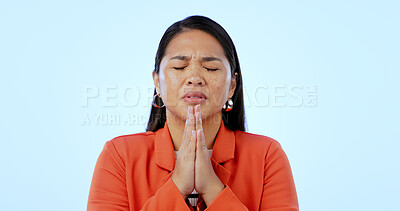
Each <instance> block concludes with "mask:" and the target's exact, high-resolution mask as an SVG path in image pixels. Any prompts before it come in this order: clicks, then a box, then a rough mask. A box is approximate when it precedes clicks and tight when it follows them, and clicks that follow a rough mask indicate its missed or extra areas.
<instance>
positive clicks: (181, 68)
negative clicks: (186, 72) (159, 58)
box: [174, 67, 185, 70]
mask: <svg viewBox="0 0 400 211" xmlns="http://www.w3.org/2000/svg"><path fill="white" fill-rule="evenodd" d="M174 69H175V70H183V69H185V67H174Z"/></svg>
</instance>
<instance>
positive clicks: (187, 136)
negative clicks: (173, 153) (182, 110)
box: [179, 106, 191, 152]
mask: <svg viewBox="0 0 400 211" xmlns="http://www.w3.org/2000/svg"><path fill="white" fill-rule="evenodd" d="M190 110H191V106H188V112H187V116H186V122H185V128H184V130H183V135H182V143H181V146H180V147H179V151H180V152H182V151H184V148H185V147H186V145H187V142H188V141H190V137H191V129H190V124H189V123H190V121H189V120H190V119H189V118H190V115H189V114H190Z"/></svg>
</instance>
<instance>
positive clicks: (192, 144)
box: [188, 130, 196, 153]
mask: <svg viewBox="0 0 400 211" xmlns="http://www.w3.org/2000/svg"><path fill="white" fill-rule="evenodd" d="M188 150H189V152H190V153H193V152H195V150H196V131H195V130H192V135H191V137H190V142H189V146H188Z"/></svg>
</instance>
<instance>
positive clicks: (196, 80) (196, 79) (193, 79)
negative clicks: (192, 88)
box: [188, 76, 204, 86]
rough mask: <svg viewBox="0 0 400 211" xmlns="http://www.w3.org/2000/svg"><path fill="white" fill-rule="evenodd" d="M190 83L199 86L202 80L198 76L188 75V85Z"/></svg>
mask: <svg viewBox="0 0 400 211" xmlns="http://www.w3.org/2000/svg"><path fill="white" fill-rule="evenodd" d="M191 84H194V85H200V86H201V85H203V84H204V81H203V80H202V79H201V78H200V77H196V76H194V77H190V78H189V79H188V85H191Z"/></svg>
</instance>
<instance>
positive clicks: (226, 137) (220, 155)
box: [211, 120, 235, 185]
mask: <svg viewBox="0 0 400 211" xmlns="http://www.w3.org/2000/svg"><path fill="white" fill-rule="evenodd" d="M234 158H235V134H234V132H233V131H232V130H229V129H228V128H226V127H225V124H224V122H223V121H222V120H221V126H220V127H219V130H218V134H217V138H216V139H215V142H214V146H213V152H212V154H211V164H212V165H213V168H214V171H215V173H216V174H217V176H218V178H219V179H220V180H221V182H222V183H223V184H224V185H227V183H228V182H229V179H230V176H231V172H230V171H229V170H228V169H227V168H225V167H224V166H223V164H224V163H225V162H227V161H229V160H232V159H234Z"/></svg>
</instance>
